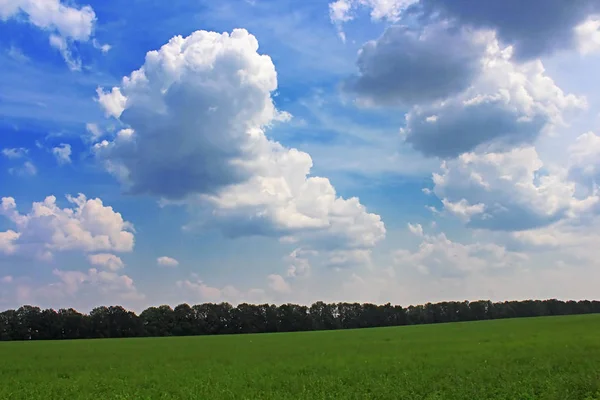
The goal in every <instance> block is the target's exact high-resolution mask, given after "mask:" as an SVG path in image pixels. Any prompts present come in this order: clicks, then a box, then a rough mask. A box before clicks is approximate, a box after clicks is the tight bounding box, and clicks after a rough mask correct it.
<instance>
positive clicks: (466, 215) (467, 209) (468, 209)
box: [442, 199, 485, 221]
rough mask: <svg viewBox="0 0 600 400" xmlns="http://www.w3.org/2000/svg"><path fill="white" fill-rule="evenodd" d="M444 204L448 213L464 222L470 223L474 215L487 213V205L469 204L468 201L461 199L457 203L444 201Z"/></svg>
mask: <svg viewBox="0 0 600 400" xmlns="http://www.w3.org/2000/svg"><path fill="white" fill-rule="evenodd" d="M442 204H443V205H444V208H445V209H446V210H447V211H449V212H450V213H451V214H454V215H456V216H457V217H459V218H461V219H462V220H464V221H470V220H471V218H472V217H473V216H474V215H477V214H481V213H483V212H484V211H485V204H483V203H477V204H469V202H468V201H467V200H466V199H460V200H459V201H457V202H455V203H453V202H451V201H450V200H448V199H442Z"/></svg>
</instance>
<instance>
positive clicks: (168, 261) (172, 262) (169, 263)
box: [156, 256, 179, 268]
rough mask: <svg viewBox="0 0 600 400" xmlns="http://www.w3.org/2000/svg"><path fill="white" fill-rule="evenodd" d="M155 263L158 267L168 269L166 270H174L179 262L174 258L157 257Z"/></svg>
mask: <svg viewBox="0 0 600 400" xmlns="http://www.w3.org/2000/svg"><path fill="white" fill-rule="evenodd" d="M156 263H157V264H158V265H160V266H161V267H168V268H174V267H176V266H178V265H179V261H177V260H176V259H174V258H171V257H166V256H163V257H158V258H157V259H156Z"/></svg>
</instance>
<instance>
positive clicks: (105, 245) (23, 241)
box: [0, 194, 134, 258]
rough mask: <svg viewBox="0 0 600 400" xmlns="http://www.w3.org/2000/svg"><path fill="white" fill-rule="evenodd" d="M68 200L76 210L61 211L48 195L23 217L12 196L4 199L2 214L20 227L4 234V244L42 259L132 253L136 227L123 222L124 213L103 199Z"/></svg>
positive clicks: (62, 209) (74, 198) (71, 208)
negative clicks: (59, 253)
mask: <svg viewBox="0 0 600 400" xmlns="http://www.w3.org/2000/svg"><path fill="white" fill-rule="evenodd" d="M67 200H68V202H69V203H70V204H71V205H72V207H70V208H69V207H67V208H60V207H59V206H58V205H57V204H56V197H54V196H48V197H46V199H44V201H42V202H34V203H33V205H32V207H31V211H29V212H28V213H26V214H21V213H20V212H19V211H18V210H17V205H16V202H15V200H14V199H13V198H12V197H3V198H2V203H1V207H0V214H2V215H4V216H5V217H7V218H8V219H9V220H10V221H11V222H12V223H13V225H14V226H15V227H16V228H15V230H9V231H6V232H3V236H4V240H3V241H4V242H7V241H8V242H9V243H10V246H14V247H12V248H13V251H12V252H15V251H19V252H21V253H23V254H34V255H36V256H38V257H42V258H47V257H51V256H52V253H53V252H57V251H75V250H77V251H83V252H96V251H118V252H128V251H132V249H133V245H134V235H133V225H132V224H131V223H129V222H127V221H125V220H123V217H122V216H121V214H120V213H118V212H115V211H114V210H113V208H112V207H110V206H105V205H104V204H103V203H102V200H100V199H98V198H96V199H87V198H86V197H85V195H83V194H79V195H78V196H77V197H72V196H67ZM17 235H18V236H17ZM3 247H5V246H3ZM8 248H9V249H10V248H11V247H8Z"/></svg>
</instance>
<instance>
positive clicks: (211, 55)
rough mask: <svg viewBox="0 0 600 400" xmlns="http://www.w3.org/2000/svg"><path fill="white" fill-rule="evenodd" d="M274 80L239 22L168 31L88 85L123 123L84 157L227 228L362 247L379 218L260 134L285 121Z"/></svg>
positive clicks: (309, 243) (320, 245) (374, 238)
mask: <svg viewBox="0 0 600 400" xmlns="http://www.w3.org/2000/svg"><path fill="white" fill-rule="evenodd" d="M276 88H277V73H276V71H275V67H274V65H273V63H272V61H271V59H270V57H268V56H267V55H262V54H259V53H258V42H257V40H256V38H255V37H254V36H252V35H250V34H249V33H248V32H247V31H245V30H243V29H236V30H234V31H233V32H232V33H231V34H229V33H223V34H218V33H215V32H206V31H197V32H194V33H192V34H191V35H190V36H188V37H181V36H176V37H174V38H172V39H171V40H170V41H169V42H168V43H167V44H165V45H164V46H162V47H161V48H160V49H159V50H156V51H150V52H148V53H147V55H146V60H145V63H144V65H143V66H142V67H141V68H140V69H138V70H136V71H134V72H133V73H131V75H129V76H126V77H124V78H123V80H122V82H121V85H120V86H119V87H113V88H112V89H110V90H109V91H104V90H103V89H101V88H99V89H98V101H99V103H100V104H101V105H102V106H103V107H104V109H105V111H106V113H107V115H111V116H113V117H116V118H119V119H120V120H121V122H123V123H124V124H126V125H127V126H128V127H129V128H128V129H129V130H128V133H127V134H126V135H125V134H119V135H117V136H116V137H115V138H114V139H112V140H104V141H102V142H100V143H97V144H96V145H95V146H94V151H95V154H96V156H97V158H98V159H99V160H100V161H101V162H103V163H104V165H105V166H106V168H107V170H108V171H110V172H111V173H113V174H114V175H115V176H116V177H117V178H118V179H119V180H120V181H121V182H122V183H123V185H124V187H125V188H126V190H127V191H129V192H130V193H135V194H150V195H155V196H158V197H160V198H163V199H166V200H168V201H171V202H179V203H185V204H187V205H189V206H190V207H191V209H192V210H193V212H195V213H198V214H200V215H201V216H202V218H201V219H202V220H203V221H204V223H206V224H209V225H211V226H217V227H219V229H221V230H222V231H223V232H225V233H226V234H227V235H230V236H240V235H256V234H259V235H271V236H278V237H280V238H285V239H286V240H288V241H292V242H297V243H298V244H299V247H306V248H313V249H318V250H322V251H324V252H325V253H327V252H328V251H331V250H332V249H333V248H335V249H336V250H342V251H343V250H348V251H352V250H356V249H365V250H367V249H369V248H371V247H373V246H374V245H375V244H376V243H377V242H378V241H380V240H381V239H383V237H384V236H385V227H384V224H383V222H382V221H381V218H380V217H379V216H378V215H376V214H372V213H368V212H367V210H366V208H365V206H364V205H362V204H361V203H360V201H359V200H358V199H357V198H349V199H345V198H342V197H340V196H338V195H337V193H336V191H335V188H334V187H333V186H332V185H331V182H330V181H329V180H328V179H327V178H323V177H318V176H309V174H310V170H311V167H312V159H311V157H310V155H308V154H307V153H304V152H302V151H298V150H296V149H289V148H286V147H284V146H282V145H281V144H280V143H278V142H275V141H272V140H269V139H268V138H267V137H266V135H265V130H266V129H268V128H269V127H270V126H271V125H272V124H274V123H281V122H285V121H286V120H288V119H289V114H287V113H284V112H280V111H278V110H277V109H276V108H275V106H274V104H273V99H272V93H273V92H274V91H275V89H276ZM326 255H327V254H326Z"/></svg>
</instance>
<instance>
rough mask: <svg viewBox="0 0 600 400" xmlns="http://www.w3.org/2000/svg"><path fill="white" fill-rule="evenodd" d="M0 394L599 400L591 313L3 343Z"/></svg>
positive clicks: (596, 333)
mask: <svg viewBox="0 0 600 400" xmlns="http://www.w3.org/2000/svg"><path fill="white" fill-rule="evenodd" d="M0 399H27V400H31V399H44V400H51V399H56V400H65V399H94V400H96V399H98V400H105V399H136V400H142V399H186V400H188V399H211V400H212V399H278V400H279V399H411V400H414V399H461V400H462V399H469V400H471V399H473V400H476V399H521V400H525V399H556V400H567V399H578V400H592V399H594V400H595V399H600V315H583V316H566V317H541V318H526V319H525V318H524V319H511V320H495V321H481V322H466V323H452V324H438V325H419V326H405V327H397V328H396V327H394V328H377V329H362V330H346V331H325V332H304V333H276V334H257V335H234V336H203V337H173V338H142V339H107V340H79V341H48V342H44V341H37V342H7V343H0Z"/></svg>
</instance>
